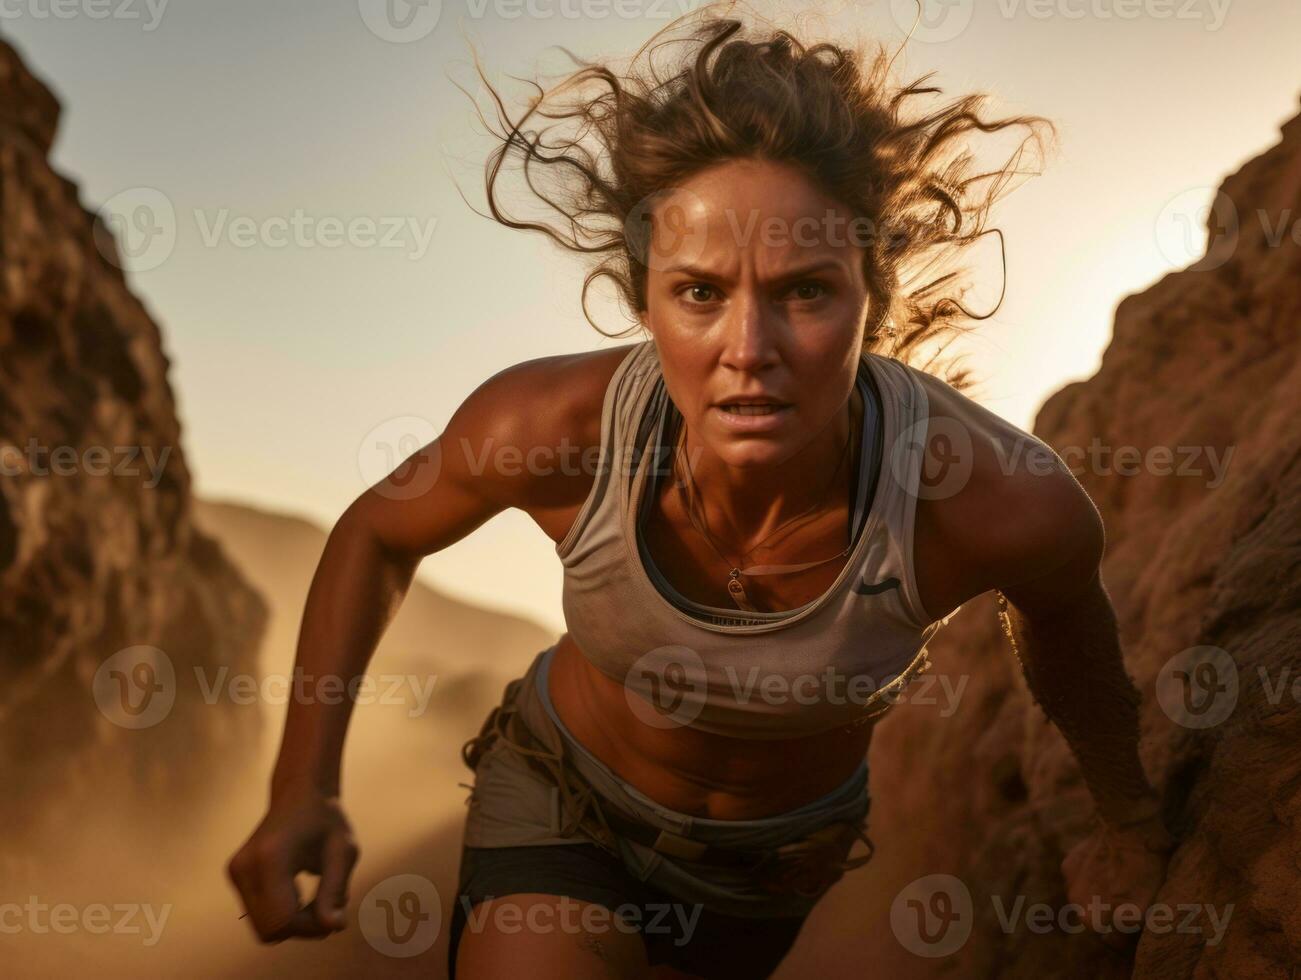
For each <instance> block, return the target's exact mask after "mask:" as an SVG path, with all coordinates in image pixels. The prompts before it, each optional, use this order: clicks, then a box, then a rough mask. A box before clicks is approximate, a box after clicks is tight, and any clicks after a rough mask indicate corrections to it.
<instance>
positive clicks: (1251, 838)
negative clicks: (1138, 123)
mask: <svg viewBox="0 0 1301 980" xmlns="http://www.w3.org/2000/svg"><path fill="white" fill-rule="evenodd" d="M1174 190H1177V189H1172V193H1173V191H1174ZM1208 231H1209V236H1208V237H1209V245H1210V247H1209V248H1208V250H1207V253H1206V258H1205V259H1203V260H1202V261H1200V262H1198V263H1196V264H1195V265H1193V266H1192V267H1190V268H1189V269H1186V270H1183V271H1179V272H1176V273H1172V274H1170V275H1167V276H1165V277H1164V278H1163V279H1161V280H1160V281H1159V282H1157V283H1156V284H1155V285H1154V286H1152V287H1151V288H1150V289H1148V290H1146V291H1145V292H1143V293H1141V294H1139V295H1132V296H1129V297H1127V298H1125V299H1124V301H1123V302H1122V303H1121V304H1120V306H1119V308H1118V310H1117V314H1116V323H1115V334H1114V338H1113V340H1112V342H1111V344H1110V346H1109V348H1108V349H1107V351H1106V354H1105V356H1104V358H1103V360H1102V364H1101V367H1100V369H1099V370H1098V372H1097V373H1096V374H1095V375H1094V376H1093V377H1092V378H1090V379H1088V380H1087V381H1083V382H1079V383H1075V384H1071V385H1069V386H1067V387H1066V388H1064V389H1063V390H1061V391H1059V392H1058V393H1057V394H1056V395H1054V396H1053V397H1052V398H1051V399H1050V400H1049V401H1048V402H1047V403H1046V404H1045V405H1044V407H1043V408H1042V410H1041V411H1040V413H1039V415H1038V418H1037V421H1036V426H1035V432H1036V434H1037V435H1038V436H1040V437H1041V438H1042V439H1044V440H1045V441H1046V442H1048V443H1049V444H1050V445H1051V446H1053V448H1054V449H1055V450H1056V451H1057V452H1058V453H1059V454H1060V455H1062V456H1063V458H1064V459H1066V460H1067V461H1068V462H1070V463H1071V464H1072V468H1073V469H1074V471H1075V472H1076V474H1077V476H1078V478H1079V480H1080V481H1081V483H1082V484H1083V485H1084V487H1085V488H1086V489H1087V490H1088V492H1089V494H1090V495H1091V496H1092V498H1093V499H1094V501H1095V502H1096V503H1097V505H1098V507H1099V509H1100V510H1101V512H1102V515H1103V518H1104V520H1105V522H1106V528H1107V539H1108V546H1107V554H1106V558H1105V563H1104V569H1103V570H1104V577H1105V581H1106V584H1107V587H1108V589H1109V591H1110V593H1111V596H1112V599H1113V601H1114V603H1115V606H1116V609H1117V612H1118V615H1119V619H1120V626H1121V634H1122V640H1123V642H1124V647H1125V654H1126V663H1127V667H1128V670H1129V672H1130V674H1131V676H1132V677H1133V678H1134V680H1135V682H1136V683H1137V685H1138V686H1139V688H1140V689H1141V691H1142V692H1143V695H1144V707H1143V734H1144V737H1143V758H1144V762H1145V765H1146V767H1147V769H1148V772H1149V775H1150V776H1151V777H1152V779H1153V780H1154V782H1155V783H1156V785H1157V786H1158V787H1159V788H1160V789H1161V791H1162V793H1163V794H1164V798H1165V803H1166V809H1167V817H1168V821H1169V822H1170V824H1171V825H1172V827H1173V828H1174V829H1175V830H1176V832H1177V833H1178V835H1179V837H1180V846H1179V848H1178V851H1177V852H1176V853H1175V855H1174V857H1173V860H1172V862H1171V865H1170V869H1169V875H1168V879H1167V881H1166V883H1165V885H1164V887H1163V888H1162V889H1161V891H1160V894H1159V895H1158V896H1157V902H1158V903H1161V904H1162V905H1164V906H1169V907H1170V909H1171V915H1170V916H1169V917H1167V919H1166V920H1165V921H1158V920H1152V921H1151V922H1149V927H1148V928H1147V929H1145V930H1144V931H1143V932H1142V934H1141V936H1140V937H1139V941H1138V943H1137V945H1136V946H1135V947H1133V948H1130V949H1128V950H1120V951H1117V950H1112V949H1111V948H1109V947H1108V946H1106V945H1103V944H1102V943H1101V942H1099V941H1098V939H1097V938H1096V937H1095V936H1094V935H1092V934H1091V933H1090V932H1089V931H1087V930H1085V931H1083V932H1080V931H1077V930H1076V929H1075V926H1076V925H1077V923H1078V921H1079V920H1078V919H1077V918H1074V917H1071V916H1070V915H1068V916H1067V917H1066V918H1061V917H1060V911H1061V910H1062V909H1063V907H1064V906H1065V903H1066V898H1065V895H1064V886H1063V882H1062V878H1061V874H1060V872H1059V870H1058V868H1059V863H1060V861H1061V858H1062V856H1063V854H1064V853H1065V852H1066V850H1068V849H1069V848H1070V846H1071V845H1072V844H1074V843H1075V842H1076V841H1077V840H1078V839H1080V837H1081V836H1082V835H1083V834H1085V833H1086V832H1087V830H1088V829H1089V823H1088V821H1089V816H1090V813H1091V803H1090V800H1089V797H1088V794H1087V792H1086V791H1085V789H1084V788H1083V784H1082V782H1081V780H1080V778H1079V774H1078V771H1077V769H1076V767H1075V765H1074V762H1073V759H1072V757H1071V755H1070V753H1069V751H1068V750H1067V748H1066V745H1065V743H1064V741H1063V740H1062V739H1061V737H1060V736H1059V735H1058V734H1057V732H1056V730H1055V729H1054V728H1052V727H1051V725H1049V724H1048V723H1047V721H1046V720H1045V716H1044V714H1043V712H1042V711H1041V710H1040V709H1039V708H1038V707H1037V706H1036V705H1035V704H1034V703H1033V701H1032V700H1031V699H1030V698H1029V696H1028V694H1027V692H1026V688H1025V684H1024V681H1023V679H1022V677H1021V675H1020V671H1019V668H1018V667H1017V664H1016V661H1015V660H1014V658H1013V654H1012V652H1011V649H1010V647H1009V646H1008V643H1007V641H1006V640H1005V638H1004V637H1003V636H1002V634H1001V633H1000V631H999V628H998V625H997V619H996V612H995V610H994V607H993V603H992V602H990V601H987V598H986V599H982V600H980V601H977V602H974V603H971V604H970V605H969V608H964V609H963V610H962V611H961V612H960V613H959V614H958V615H957V616H956V617H955V618H954V620H953V621H952V622H951V623H950V625H949V627H948V628H947V629H946V630H944V631H942V633H941V636H940V637H939V638H938V639H937V640H936V642H935V643H934V644H933V646H932V652H933V653H934V655H935V665H936V666H935V670H936V673H937V675H938V676H939V678H940V679H941V680H944V681H947V682H948V685H949V689H950V690H957V689H958V688H959V685H960V684H961V683H963V682H964V681H965V682H966V688H965V689H964V690H963V691H962V694H961V696H960V697H959V698H957V699H956V702H955V699H953V698H946V697H945V696H944V695H943V694H942V693H940V692H942V691H944V690H945V688H944V687H943V686H941V685H936V687H935V688H934V689H933V690H932V692H931V697H930V698H928V699H919V700H928V701H931V702H933V703H932V704H929V705H928V704H924V703H913V704H907V705H901V706H900V710H898V712H897V714H896V716H895V717H893V718H891V719H889V720H887V721H886V722H885V723H884V724H883V725H882V726H881V728H880V730H879V732H878V734H877V737H876V739H875V741H874V744H873V747H872V754H871V763H872V768H873V778H872V785H873V791H874V795H875V800H874V805H873V811H872V827H873V830H874V837H875V839H876V843H877V844H878V847H879V851H878V857H877V858H876V859H875V861H874V862H873V864H875V865H877V867H876V868H874V869H873V871H872V872H871V873H870V874H866V875H863V876H862V877H861V878H859V879H857V880H852V879H847V880H846V881H845V882H844V883H843V886H841V888H840V889H839V890H838V892H837V893H836V894H835V895H834V901H833V902H831V907H830V908H829V909H828V911H827V913H826V918H825V919H824V920H823V921H822V922H821V923H820V929H819V930H818V933H819V937H820V938H819V941H818V946H819V948H818V949H817V950H815V951H813V952H811V953H810V955H809V957H808V958H807V959H805V960H804V961H803V963H804V967H805V968H806V969H807V968H811V965H812V963H813V961H816V965H817V968H818V969H819V970H820V972H821V973H822V975H828V976H836V977H841V976H843V977H849V976H861V975H863V974H862V973H861V972H859V971H860V970H861V968H862V966H863V965H864V964H866V963H872V964H874V965H875V967H876V968H878V969H881V970H883V971H884V972H883V973H881V974H880V975H897V976H911V977H938V976H946V977H963V978H966V977H992V976H999V977H1035V978H1038V977H1045V976H1069V977H1075V976H1087V977H1110V976H1115V977H1128V976H1131V975H1132V976H1134V977H1139V978H1166V977H1170V978H1174V977H1193V976H1197V977H1234V978H1266V977H1269V978H1285V977H1292V976H1295V970H1296V967H1297V965H1298V964H1301V795H1298V790H1299V789H1301V708H1299V707H1298V699H1299V698H1301V685H1299V684H1296V681H1297V679H1298V678H1299V677H1301V412H1299V411H1298V409H1299V408H1301V118H1297V119H1294V120H1292V121H1291V122H1289V123H1288V124H1287V125H1286V126H1285V127H1284V128H1283V131H1282V139H1281V141H1280V142H1279V143H1278V144H1277V145H1275V146H1274V147H1272V148H1271V149H1269V150H1268V151H1267V152H1265V153H1264V154H1263V155H1261V156H1260V157H1258V158H1256V159H1254V160H1252V161H1251V162H1250V163H1248V164H1246V165H1245V166H1243V167H1242V169H1241V170H1239V171H1238V172H1237V173H1236V174H1234V175H1232V176H1231V177H1229V178H1228V179H1227V180H1226V181H1225V182H1224V184H1223V187H1222V189H1221V192H1220V195H1219V197H1218V199H1217V204H1216V207H1215V208H1214V210H1213V212H1212V215H1211V220H1210V221H1209V228H1208ZM1091 446H1092V447H1095V448H1093V449H1090V447H1091ZM1125 447H1132V449H1127V448H1125ZM1122 451H1123V452H1122ZM955 703H956V709H954V704H955ZM869 867H871V866H870V865H869ZM932 875H935V876H943V877H934V878H931V877H928V876H932ZM830 898H831V896H829V899H830ZM1039 903H1042V907H1043V908H1044V909H1046V910H1047V911H1046V912H1044V913H1042V914H1043V915H1044V916H1045V918H1044V919H1043V920H1040V921H1038V922H1037V923H1036V922H1032V921H1031V920H1030V919H1029V918H1028V917H1027V914H1026V913H1027V912H1028V911H1029V910H1031V909H1032V908H1034V907H1036V905H1037V904H1039ZM865 908H866V909H868V910H869V914H868V915H866V916H865V915H864V909H865ZM1226 920H1227V924H1226ZM1217 923H1218V924H1217ZM919 928H920V930H921V931H920V932H919ZM968 929H969V930H970V931H969V932H968V931H967V930H968ZM828 930H831V931H834V932H835V938H834V940H831V942H826V941H825V940H826V938H827V937H828V936H829V935H830V931H828ZM791 975H794V974H791Z"/></svg>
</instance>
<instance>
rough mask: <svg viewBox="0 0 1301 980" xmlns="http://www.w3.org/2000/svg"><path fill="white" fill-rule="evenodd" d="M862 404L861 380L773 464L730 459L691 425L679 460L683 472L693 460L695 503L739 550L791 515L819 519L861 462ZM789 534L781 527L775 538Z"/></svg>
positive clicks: (844, 493)
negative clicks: (798, 446)
mask: <svg viewBox="0 0 1301 980" xmlns="http://www.w3.org/2000/svg"><path fill="white" fill-rule="evenodd" d="M862 410H863V406H862V403H861V396H860V395H859V392H858V385H857V384H855V385H854V386H853V388H851V390H850V395H849V397H848V398H847V399H846V400H845V404H844V405H843V406H842V407H841V409H840V410H839V411H838V412H836V414H835V415H834V416H833V417H832V419H831V421H830V422H829V423H827V425H825V426H824V427H823V429H822V430H821V431H820V432H818V433H817V435H815V436H814V437H813V439H811V440H810V441H809V443H808V444H807V445H806V446H804V447H803V448H801V449H800V450H799V451H798V452H797V453H795V454H794V455H793V456H791V457H790V458H789V459H785V460H783V461H782V462H780V463H777V464H774V465H772V466H731V465H729V464H728V463H727V462H726V461H725V460H724V459H723V458H722V457H720V456H719V455H718V454H717V453H715V452H713V451H712V450H710V448H709V447H708V446H706V445H703V444H702V443H699V442H697V441H696V439H695V434H694V433H693V432H692V431H691V429H690V428H688V429H687V431H686V434H685V440H684V441H683V443H682V445H681V446H680V452H681V457H680V458H679V460H678V464H677V465H678V467H679V473H681V472H682V471H684V470H687V469H688V468H689V472H690V476H691V480H692V481H693V482H694V483H695V488H696V505H695V506H696V508H697V511H698V512H699V511H703V513H704V516H705V520H706V522H707V524H708V527H709V531H710V533H711V534H712V535H713V537H714V538H715V539H716V541H717V542H718V543H719V544H722V545H726V546H727V547H730V548H731V549H732V551H733V552H734V553H735V555H736V556H737V557H738V558H739V556H740V555H742V554H744V553H745V552H746V551H747V550H748V549H749V548H752V547H754V545H755V544H756V543H759V542H763V541H764V539H765V538H766V537H768V536H769V535H771V534H773V532H774V531H775V530H776V529H778V528H779V527H781V525H782V524H783V523H784V522H787V521H792V520H793V519H795V518H798V517H799V516H800V515H801V514H805V513H806V512H808V513H807V518H808V519H809V520H815V519H816V516H817V515H818V513H825V512H826V511H828V510H830V509H832V508H833V507H834V505H835V503H836V502H837V501H845V500H848V498H849V491H848V488H849V487H850V486H852V484H853V478H854V469H855V466H856V465H857V462H858V452H857V440H858V439H859V438H861V433H860V432H859V429H860V424H859V420H860V419H861V418H862ZM847 442H848V445H846V443H847ZM677 478H678V479H682V478H683V477H682V476H678V477H677ZM810 508H814V510H811V511H810ZM798 523H802V522H797V524H798ZM783 536H784V535H783V534H778V535H777V537H776V538H775V539H774V540H773V542H772V543H776V541H778V540H780V539H781V538H782V537H783Z"/></svg>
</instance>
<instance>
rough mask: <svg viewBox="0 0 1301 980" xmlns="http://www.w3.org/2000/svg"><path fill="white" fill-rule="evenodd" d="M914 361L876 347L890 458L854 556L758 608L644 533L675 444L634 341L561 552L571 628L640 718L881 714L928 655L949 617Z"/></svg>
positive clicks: (745, 719)
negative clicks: (828, 574)
mask: <svg viewBox="0 0 1301 980" xmlns="http://www.w3.org/2000/svg"><path fill="white" fill-rule="evenodd" d="M916 375H917V372H916V371H915V369H913V368H910V367H908V366H907V365H904V364H902V363H901V362H899V361H896V360H893V359H891V358H885V357H880V356H878V355H874V354H868V353H864V355H863V358H862V361H861V363H860V368H859V383H860V384H862V385H864V386H865V389H866V390H865V395H866V397H865V398H864V400H863V404H864V406H865V410H866V411H867V412H868V414H869V415H872V416H875V415H876V414H877V413H876V412H875V411H873V409H879V419H876V418H865V419H864V426H863V430H864V445H865V447H866V448H867V449H868V451H866V452H864V453H863V454H862V457H863V458H864V459H865V460H867V461H869V463H870V462H871V461H872V460H875V461H876V462H877V463H878V467H877V469H878V472H877V473H876V474H875V477H874V478H872V477H871V476H870V474H871V467H870V465H869V466H864V467H861V468H860V473H859V477H858V486H857V491H858V492H857V496H858V497H859V498H860V499H861V500H862V501H863V506H861V507H857V508H856V512H857V515H858V519H857V520H856V522H855V524H856V530H855V532H854V543H853V546H852V548H851V550H850V553H849V556H848V559H847V560H846V564H845V567H844V569H843V570H842V572H841V573H840V575H839V576H837V578H836V580H835V581H834V582H833V583H832V585H831V587H830V588H829V589H827V591H826V592H824V593H823V594H822V595H820V596H818V597H817V598H816V599H814V600H813V601H811V602H808V603H806V604H804V605H802V606H799V607H798V608H796V609H791V610H784V611H781V612H749V611H743V610H728V609H721V608H718V607H713V606H703V605H701V604H699V603H693V602H691V601H690V600H688V599H686V598H685V597H683V596H680V595H678V594H677V593H676V590H674V589H673V588H672V586H671V584H669V583H668V582H667V581H666V580H665V578H664V577H663V575H661V574H659V572H658V570H654V568H653V563H652V562H650V560H649V555H648V554H647V553H646V551H645V549H644V547H643V543H642V540H641V538H640V537H639V534H638V531H639V525H640V524H641V521H640V519H639V518H640V516H641V515H642V513H643V507H644V503H645V501H646V500H647V499H648V492H649V488H650V486H651V477H652V476H653V474H654V471H656V470H657V469H658V468H661V467H660V465H659V464H660V463H661V461H662V460H663V458H664V456H663V453H662V452H661V451H659V450H662V449H664V448H665V447H666V445H667V442H666V438H665V436H666V432H667V425H666V419H667V418H668V412H669V407H668V406H667V405H666V404H665V403H666V402H668V398H667V393H666V392H665V388H664V384H663V375H662V373H661V370H660V364H659V357H658V352H657V351H656V348H655V344H654V341H651V340H647V341H643V342H642V343H639V344H635V345H633V347H632V348H630V350H629V352H628V354H627V355H626V356H625V357H624V359H623V361H621V362H620V364H619V366H618V368H617V369H616V370H615V372H614V375H613V376H612V377H611V379H610V384H609V387H608V388H607V389H606V393H605V399H604V402H603V405H602V410H601V446H600V458H599V462H598V466H597V474H596V479H595V480H594V482H593V485H592V489H591V492H590V493H589V495H588V497H587V500H586V501H584V503H583V506H582V508H581V510H580V511H579V514H578V517H577V519H576V520H575V521H574V524H573V526H572V527H571V528H570V529H569V532H568V533H567V534H566V535H565V537H564V538H563V539H562V540H561V541H560V542H559V543H558V544H557V545H556V554H557V555H558V556H559V558H560V560H561V563H562V565H563V566H564V592H563V606H564V614H565V624H566V627H567V629H568V631H569V634H570V636H571V637H572V638H573V640H574V642H575V643H576V644H577V646H578V648H579V650H581V651H582V653H583V655H584V656H585V657H586V658H587V659H588V660H589V661H590V662H591V663H592V664H593V665H594V666H595V667H596V668H597V669H599V670H600V671H601V672H602V673H604V674H606V675H607V676H608V677H610V678H612V679H614V680H616V681H618V682H619V683H620V684H622V685H623V686H624V691H625V694H626V696H627V698H628V703H629V706H630V707H631V708H632V709H633V710H634V712H635V713H636V714H637V715H638V717H639V718H641V719H642V720H643V721H645V722H646V723H647V724H650V725H652V726H654V727H658V728H671V727H678V726H683V725H686V726H690V727H693V728H698V729H701V730H703V731H708V732H713V733H716V734H720V735H730V736H733V737H738V738H754V739H776V738H796V737H801V736H807V735H812V734H816V733H818V732H822V731H826V730H828V729H831V728H836V727H840V726H842V725H847V724H851V723H854V722H858V721H863V720H865V719H867V718H868V717H871V716H874V715H876V714H879V713H880V712H881V711H884V710H885V709H886V708H888V707H889V706H890V705H891V704H892V703H894V698H893V697H892V696H891V695H892V694H894V693H896V692H897V691H899V690H901V689H902V688H903V687H904V686H905V685H906V684H907V682H908V681H909V680H911V679H912V678H913V677H914V676H916V675H917V674H919V673H921V672H922V671H924V670H926V669H927V668H928V667H929V666H930V663H929V659H928V657H927V655H926V648H925V647H926V643H927V642H928V641H929V639H930V637H931V636H932V635H934V632H935V631H936V630H937V629H938V628H939V627H940V626H941V625H942V623H940V622H936V621H934V620H933V618H932V617H931V616H929V615H928V614H927V612H926V611H925V610H924V609H923V608H922V606H921V601H920V598H919V597H918V594H917V583H916V579H915V577H914V575H913V563H912V540H913V518H914V514H915V510H916V500H917V491H918V485H919V481H920V477H921V463H922V456H923V453H922V450H923V447H924V445H925V438H926V421H927V399H926V392H925V390H924V389H923V388H922V386H921V384H920V383H919V382H918V380H917V377H916ZM869 382H870V384H869ZM878 395H879V405H878V404H877V401H876V398H877V396H878ZM873 422H876V423H877V424H872V423H873ZM869 432H870V433H872V441H871V443H870V444H869V443H868V434H869ZM878 447H879V449H878ZM865 475H866V476H867V478H865ZM869 495H870V504H869V503H867V500H868V497H869Z"/></svg>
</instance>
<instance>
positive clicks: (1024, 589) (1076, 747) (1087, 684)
mask: <svg viewBox="0 0 1301 980" xmlns="http://www.w3.org/2000/svg"><path fill="white" fill-rule="evenodd" d="M1042 584H1043V583H1033V584H1026V583H1023V584H1020V585H1019V586H1009V587H1007V588H1006V589H1004V590H1002V592H1001V595H1000V603H999V605H1000V612H999V615H1000V618H1001V619H1002V622H1003V628H1004V631H1005V632H1006V633H1007V634H1008V636H1009V638H1010V639H1011V641H1012V649H1013V650H1014V652H1015V653H1016V655H1017V658H1018V659H1019V661H1020V663H1021V669H1022V672H1023V673H1024V674H1025V679H1026V683H1027V685H1028V686H1029V689H1030V693H1031V694H1032V695H1033V697H1034V699H1035V701H1036V702H1037V703H1038V704H1039V706H1040V707H1041V708H1043V710H1044V712H1045V714H1047V716H1048V718H1049V720H1050V721H1051V722H1052V723H1053V724H1054V725H1055V726H1057V729H1058V730H1059V731H1060V732H1061V733H1062V735H1063V736H1064V737H1065V739H1066V741H1067V744H1069V745H1070V748H1071V751H1072V752H1073V753H1074V755H1075V758H1076V760H1077V761H1078V762H1079V766H1080V771H1081V774H1082V775H1083V776H1084V781H1085V784H1086V785H1087V786H1088V788H1089V791H1090V793H1091V794H1092V796H1093V799H1094V802H1095V803H1096V804H1097V808H1098V812H1099V814H1101V815H1102V817H1103V818H1104V819H1106V820H1108V821H1109V822H1111V823H1114V824H1120V823H1123V822H1128V821H1130V820H1132V819H1134V818H1135V817H1136V816H1139V815H1140V814H1143V815H1146V813H1147V812H1150V808H1151V807H1152V804H1153V792H1152V789H1151V787H1150V786H1149V785H1148V781H1147V776H1146V775H1145V774H1144V772H1143V766H1142V763H1141V762H1140V761H1139V757H1138V734H1139V729H1138V721H1139V714H1138V709H1139V704H1140V700H1141V699H1140V697H1139V693H1138V690H1137V689H1136V688H1135V687H1134V685H1133V683H1132V682H1131V681H1130V678H1129V675H1128V674H1127V673H1126V671H1125V665H1124V660H1123V658H1122V655H1121V649H1120V641H1119V637H1118V635H1117V631H1116V616H1115V612H1114V611H1113V610H1112V607H1111V600H1110V598H1109V597H1108V596H1107V592H1106V589H1105V588H1104V587H1103V584H1102V580H1101V577H1100V575H1098V574H1097V573H1096V571H1095V573H1094V575H1093V576H1092V577H1091V578H1090V579H1089V581H1088V582H1087V583H1086V584H1085V585H1084V586H1083V588H1081V589H1080V590H1079V591H1078V593H1074V594H1071V593H1062V592H1058V593H1057V594H1056V595H1051V596H1047V597H1045V596H1043V595H1040V594H1037V593H1036V591H1035V586H1036V585H1042ZM1144 808H1148V810H1147V811H1144Z"/></svg>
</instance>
